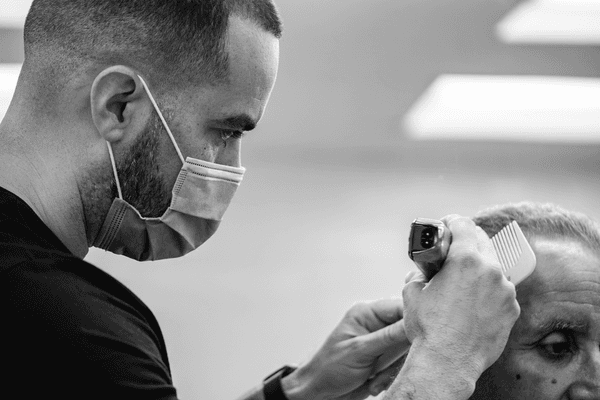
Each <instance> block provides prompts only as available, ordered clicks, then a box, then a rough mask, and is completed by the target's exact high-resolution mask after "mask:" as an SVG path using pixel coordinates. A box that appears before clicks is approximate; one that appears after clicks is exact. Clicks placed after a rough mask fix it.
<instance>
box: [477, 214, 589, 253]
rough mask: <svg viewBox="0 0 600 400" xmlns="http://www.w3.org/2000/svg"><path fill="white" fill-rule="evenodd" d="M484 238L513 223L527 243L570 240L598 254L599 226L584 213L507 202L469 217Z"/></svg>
mask: <svg viewBox="0 0 600 400" xmlns="http://www.w3.org/2000/svg"><path fill="white" fill-rule="evenodd" d="M473 221H475V224H477V225H478V226H480V227H481V228H482V229H483V230H484V231H485V232H486V233H487V234H488V236H490V237H492V236H494V235H495V234H496V233H498V232H499V231H500V230H501V229H502V228H503V227H504V226H506V225H508V224H509V223H511V222H512V221H517V223H518V224H519V226H520V227H521V229H522V230H523V234H524V235H525V237H527V240H529V241H530V242H531V241H532V240H534V239H535V237H539V238H542V237H543V238H547V239H565V238H568V239H574V240H577V241H579V242H581V243H582V244H584V245H587V246H589V248H590V249H591V250H593V251H597V252H599V253H600V224H599V223H598V222H596V221H594V220H593V219H591V218H590V217H588V216H587V215H585V214H582V213H579V212H573V211H568V210H565V209H563V208H561V207H559V206H556V205H554V204H549V203H546V204H541V203H532V202H522V203H509V204H503V205H499V206H495V207H492V208H488V209H485V210H483V211H481V212H479V213H477V214H476V215H475V216H474V217H473Z"/></svg>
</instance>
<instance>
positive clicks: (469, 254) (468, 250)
mask: <svg viewBox="0 0 600 400" xmlns="http://www.w3.org/2000/svg"><path fill="white" fill-rule="evenodd" d="M454 260H455V262H456V263H458V264H459V265H460V267H461V268H466V269H471V268H477V267H480V266H481V264H482V263H483V259H482V257H481V255H480V254H479V253H478V252H477V251H475V250H474V249H473V248H472V247H471V246H461V247H460V248H458V249H456V251H454Z"/></svg>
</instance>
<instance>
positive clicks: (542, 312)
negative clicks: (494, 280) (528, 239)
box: [515, 238, 600, 335]
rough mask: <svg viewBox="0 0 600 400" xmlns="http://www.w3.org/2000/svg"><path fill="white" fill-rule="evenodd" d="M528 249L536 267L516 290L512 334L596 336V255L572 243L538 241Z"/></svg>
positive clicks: (599, 265)
mask: <svg viewBox="0 0 600 400" xmlns="http://www.w3.org/2000/svg"><path fill="white" fill-rule="evenodd" d="M532 247H533V250H534V252H535V254H536V258H537V266H536V269H535V271H534V273H533V274H532V275H531V276H530V277H529V278H527V279H526V280H525V281H524V282H523V283H522V284H520V285H519V287H518V290H517V299H518V301H519V304H520V305H521V317H520V318H519V321H518V323H517V325H515V330H516V332H515V333H519V334H533V333H535V332H538V331H541V330H544V329H552V328H553V329H552V330H560V329H572V330H575V331H582V333H583V331H585V332H589V333H593V334H594V335H596V334H600V257H599V256H598V254H597V252H594V251H591V250H590V249H589V248H588V247H586V246H584V245H582V244H581V243H579V242H576V241H572V240H564V241H559V240H556V239H542V238H538V239H535V240H533V241H532ZM561 327H562V328H561ZM592 331H594V332H592Z"/></svg>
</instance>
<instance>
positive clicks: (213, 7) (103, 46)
mask: <svg viewBox="0 0 600 400" xmlns="http://www.w3.org/2000/svg"><path fill="white" fill-rule="evenodd" d="M231 15H236V16H238V17H240V18H244V19H248V20H250V21H253V22H254V23H256V24H257V25H258V26H260V27H262V28H263V29H264V30H265V31H267V32H270V33H271V34H273V35H274V36H275V37H277V38H279V37H280V36H281V31H282V25H281V20H280V18H279V14H278V12H277V9H276V8H275V6H274V4H273V2H272V0H33V3H32V5H31V9H30V11H29V13H28V15H27V19H26V21H25V28H24V42H25V63H24V67H26V66H28V67H33V68H34V69H35V68H36V67H37V68H38V69H39V68H43V69H44V71H47V72H56V75H57V76H60V75H63V76H64V74H65V72H66V73H68V72H70V71H73V70H74V69H77V68H81V67H82V66H84V65H106V66H109V65H115V64H123V65H127V66H130V67H133V68H138V69H143V71H144V72H146V73H147V74H149V75H153V78H154V80H156V81H157V82H158V83H165V79H166V82H167V83H168V84H175V85H177V86H181V87H183V86H186V85H189V84H190V83H196V82H197V83H208V84H210V83H219V82H220V81H222V80H224V79H226V78H227V76H228V70H229V66H228V57H227V54H226V51H225V41H226V33H227V28H228V21H229V17H230V16H231ZM29 64H33V65H29ZM35 64H44V66H42V67H39V66H36V65H35ZM149 79H150V78H149Z"/></svg>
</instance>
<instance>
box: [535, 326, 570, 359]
mask: <svg viewBox="0 0 600 400" xmlns="http://www.w3.org/2000/svg"><path fill="white" fill-rule="evenodd" d="M538 346H539V349H540V351H541V353H542V355H544V356H545V357H547V358H549V359H551V360H557V361H558V360H561V359H564V358H566V357H568V356H569V355H571V354H572V353H573V352H574V351H575V343H574V341H573V339H572V338H571V337H569V336H568V335H567V334H565V333H563V332H554V333H551V334H550V335H548V336H546V337H545V338H544V339H542V341H541V342H539V344H538Z"/></svg>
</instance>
